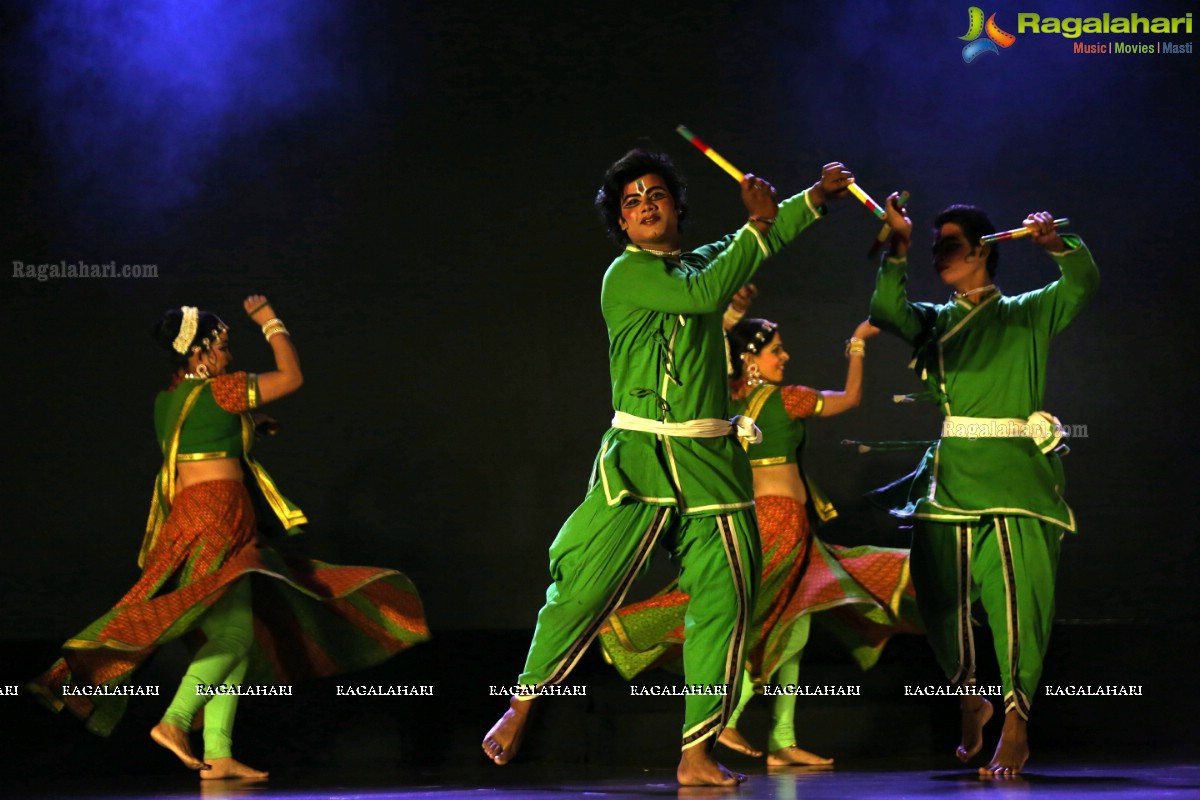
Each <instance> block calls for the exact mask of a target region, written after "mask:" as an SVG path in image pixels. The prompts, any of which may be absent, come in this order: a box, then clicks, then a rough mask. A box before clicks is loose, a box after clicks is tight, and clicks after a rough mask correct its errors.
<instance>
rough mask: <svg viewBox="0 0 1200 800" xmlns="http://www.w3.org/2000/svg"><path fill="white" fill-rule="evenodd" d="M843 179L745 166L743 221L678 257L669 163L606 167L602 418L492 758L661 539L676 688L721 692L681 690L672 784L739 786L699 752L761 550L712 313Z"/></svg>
mask: <svg viewBox="0 0 1200 800" xmlns="http://www.w3.org/2000/svg"><path fill="white" fill-rule="evenodd" d="M852 178H853V176H852V175H851V174H850V172H849V171H848V170H846V169H845V168H844V167H843V166H842V165H841V164H838V163H833V164H828V165H826V166H825V168H824V170H823V171H822V174H821V180H820V181H818V182H817V183H816V184H814V185H813V186H812V187H811V188H810V189H808V190H807V191H805V192H803V193H801V194H799V195H796V196H795V197H792V198H790V199H789V200H786V201H784V202H783V203H777V201H776V197H775V190H774V188H773V187H772V186H771V185H770V184H769V183H767V182H766V181H764V180H763V179H761V178H757V177H755V176H753V175H747V176H746V177H745V179H744V180H743V181H742V184H741V192H742V201H743V203H744V204H745V206H746V209H747V211H749V213H750V220H749V221H748V222H747V223H746V224H745V225H744V226H743V227H742V228H741V229H739V230H738V231H737V233H735V234H733V235H731V236H727V237H725V238H724V239H721V240H720V241H718V242H715V243H713V244H710V245H707V246H705V247H701V248H699V249H697V250H694V251H692V252H687V253H685V252H683V250H682V249H681V244H682V238H681V236H680V222H681V221H682V220H683V219H684V218H685V216H686V214H687V205H686V199H685V196H684V191H685V185H684V184H683V182H682V181H681V180H680V178H679V176H678V175H677V174H676V173H675V168H674V166H673V165H672V164H671V162H670V160H669V159H668V158H667V157H666V156H663V155H660V154H653V153H648V152H646V151H644V150H632V151H630V152H629V153H627V154H626V155H625V156H624V157H623V158H621V159H620V160H619V161H617V162H616V163H615V164H613V165H612V166H611V167H610V168H609V170H608V172H607V174H606V175H605V182H604V185H603V187H602V188H601V190H600V193H599V194H598V195H597V197H596V205H597V207H598V208H599V210H600V212H601V214H602V216H604V218H605V221H606V222H607V224H608V226H609V230H610V233H611V234H612V235H613V237H614V238H615V239H616V240H617V241H618V242H619V243H621V244H624V245H625V250H624V252H623V253H621V255H620V256H618V257H617V259H616V260H615V261H614V262H613V263H612V265H611V266H610V267H609V268H608V271H607V272H606V273H605V275H604V284H603V288H602V289H601V298H600V299H601V308H602V311H603V313H604V320H605V322H606V324H607V326H608V334H609V367H610V373H611V376H612V387H613V395H612V397H613V408H614V409H615V411H616V414H615V416H614V418H613V423H612V425H613V427H612V428H611V429H610V430H609V431H608V433H606V434H605V436H604V438H603V440H602V442H601V445H600V453H599V455H598V456H597V458H596V465H595V468H594V470H593V474H592V479H591V483H590V486H589V488H588V493H587V495H586V497H585V498H584V501H583V504H582V505H581V506H580V507H579V508H578V509H576V511H575V512H574V513H573V514H572V515H571V516H570V517H569V518H568V519H567V521H566V522H565V523H564V524H563V527H562V529H561V530H560V531H559V534H558V537H557V538H556V539H555V540H554V543H553V544H552V545H551V546H550V573H551V576H552V577H553V579H554V583H553V584H551V586H550V588H549V589H548V590H547V591H546V605H545V606H544V607H543V608H542V610H541V611H540V612H539V613H538V622H537V629H536V630H535V631H534V635H533V642H532V644H531V645H530V648H529V655H528V657H527V659H526V662H525V670H524V672H523V673H522V674H521V676H520V678H519V684H520V686H521V691H520V692H519V693H518V694H516V695H514V696H513V697H512V699H511V700H510V702H509V709H508V711H506V712H505V713H504V715H503V716H502V717H501V718H500V719H499V720H498V721H497V722H496V724H495V725H494V726H492V729H491V730H490V731H488V733H487V736H486V737H485V738H484V740H483V750H484V752H485V753H486V754H487V756H488V757H489V758H491V759H492V760H493V761H494V762H496V763H497V764H505V763H507V762H508V761H509V760H511V759H512V757H513V756H514V755H515V754H516V752H517V748H518V746H519V745H520V740H521V736H522V733H523V731H524V728H525V725H526V723H527V721H528V715H529V709H530V706H531V705H532V699H533V697H534V696H536V694H537V693H538V691H539V690H540V689H542V687H545V686H547V685H553V684H557V683H559V682H561V681H562V680H563V679H564V678H566V676H567V674H568V673H569V672H570V671H571V669H572V668H573V667H574V666H575V664H576V663H577V662H578V661H579V659H580V657H581V656H582V655H583V653H584V651H586V650H587V648H588V645H590V644H591V642H592V640H593V639H594V638H595V636H596V633H597V631H599V629H600V626H601V625H602V624H603V622H604V620H605V619H606V618H607V617H608V615H609V614H611V613H612V612H613V611H614V610H615V609H616V608H617V607H618V606H619V605H620V604H621V602H622V600H623V599H624V597H625V593H626V592H627V591H628V589H629V586H630V584H631V583H632V582H633V580H634V578H636V577H637V575H638V573H639V572H640V571H641V570H642V567H643V566H644V565H645V563H646V561H647V559H648V557H649V555H650V552H651V551H652V549H653V548H654V544H655V541H656V540H657V539H659V538H660V537H663V538H664V539H665V541H666V542H667V543H668V544H669V545H670V548H671V551H672V552H673V553H674V555H675V557H676V559H678V561H679V564H680V569H681V572H680V578H679V584H680V587H681V588H683V589H684V590H685V591H687V592H688V594H689V595H691V598H692V599H691V604H690V606H689V608H688V618H687V623H686V624H687V628H686V631H687V646H686V647H685V651H684V673H685V676H686V680H687V683H688V684H689V685H707V686H711V687H725V689H724V691H725V692H726V694H725V695H724V696H721V695H717V694H694V695H689V696H688V697H687V700H686V714H685V723H684V729H683V754H682V756H681V758H680V761H679V767H678V769H677V771H676V775H677V777H678V779H679V782H680V783H681V784H684V785H709V784H712V785H725V786H728V785H733V784H736V783H740V782H741V781H742V780H745V776H743V775H738V774H736V773H732V772H730V771H729V770H726V769H725V768H724V767H722V766H721V765H720V764H718V763H717V762H716V761H715V760H713V758H712V756H711V755H710V752H709V751H710V750H711V747H712V743H713V742H714V741H715V740H716V737H717V735H718V734H719V733H720V732H721V728H722V727H724V725H725V722H726V720H727V719H728V716H729V712H730V711H731V710H732V708H733V705H734V703H735V702H736V700H737V697H736V692H737V687H738V686H739V685H740V680H739V676H740V671H741V668H742V662H743V661H744V653H743V647H744V644H745V637H746V634H747V630H748V625H749V619H748V614H749V612H750V610H751V609H752V608H753V602H754V591H755V588H756V586H755V584H756V582H757V579H758V575H759V559H760V549H759V541H758V527H757V524H756V522H755V518H754V492H753V480H752V478H751V473H750V464H749V462H748V461H747V459H746V455H745V452H744V450H743V449H742V447H741V446H740V445H739V444H738V442H737V440H736V439H735V438H734V436H733V435H731V434H732V433H733V432H734V430H735V428H736V429H737V432H738V433H739V434H746V435H751V434H753V433H754V431H753V428H752V426H746V425H737V426H735V425H733V424H731V421H729V420H727V419H725V417H726V415H727V413H728V408H729V385H728V383H727V381H726V377H725V370H726V367H725V344H724V337H723V334H722V325H721V315H722V312H724V310H725V305H726V304H727V303H728V302H729V298H730V297H732V296H733V294H734V292H736V291H737V290H738V288H739V287H740V286H741V285H742V284H743V283H745V282H746V281H748V280H749V279H750V277H751V276H752V275H753V274H754V272H755V270H756V269H757V268H758V265H759V264H761V263H762V261H763V259H765V258H767V257H768V256H770V255H772V254H773V253H776V252H778V251H779V249H780V248H782V247H783V246H784V245H786V244H787V243H788V242H790V241H791V240H792V239H794V238H795V237H796V236H797V235H798V234H799V233H800V231H801V230H803V229H804V228H805V227H807V226H808V225H809V224H810V223H811V222H813V221H814V220H815V219H817V217H818V216H819V214H820V212H819V210H818V209H820V208H821V207H822V206H823V205H824V203H825V198H826V197H827V196H834V195H839V194H844V193H845V190H846V185H847V184H848V183H849V182H850V180H851V179H852Z"/></svg>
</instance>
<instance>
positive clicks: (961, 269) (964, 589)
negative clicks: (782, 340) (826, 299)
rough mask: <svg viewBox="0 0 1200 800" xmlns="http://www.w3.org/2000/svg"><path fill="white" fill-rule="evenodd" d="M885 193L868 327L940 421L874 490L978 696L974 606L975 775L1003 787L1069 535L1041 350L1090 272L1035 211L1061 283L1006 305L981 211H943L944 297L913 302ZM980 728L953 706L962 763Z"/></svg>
mask: <svg viewBox="0 0 1200 800" xmlns="http://www.w3.org/2000/svg"><path fill="white" fill-rule="evenodd" d="M895 197H896V195H892V197H889V198H888V203H887V222H888V224H889V225H890V226H891V227H892V230H893V231H894V236H893V240H892V248H891V253H890V254H889V257H888V258H886V259H885V260H884V262H883V264H882V265H881V266H880V269H879V275H878V278H877V280H876V284H875V294H874V296H873V297H872V298H871V322H873V323H874V324H876V325H878V326H879V327H880V328H882V329H883V330H886V331H890V332H891V333H894V334H896V335H897V336H900V337H901V338H902V339H904V340H905V341H906V342H908V343H909V344H911V345H913V347H914V348H915V358H914V359H913V367H914V368H915V369H916V370H917V372H918V373H919V374H920V375H921V377H922V380H924V381H926V383H927V384H928V386H929V389H930V391H929V393H928V394H929V396H930V397H932V398H933V399H935V400H936V401H937V403H938V405H939V407H940V408H941V410H942V413H943V414H944V415H945V419H944V420H943V427H942V436H941V439H940V440H939V441H938V442H937V443H936V444H935V445H934V446H933V447H931V448H930V449H929V452H928V453H927V454H926V456H925V458H924V460H923V461H922V463H921V465H920V466H919V467H918V468H917V471H916V472H914V473H913V474H912V475H911V476H909V478H906V479H903V480H902V481H898V482H897V483H895V484H893V485H892V486H890V487H887V489H885V490H882V491H883V492H884V493H885V496H889V497H890V499H891V500H892V501H893V503H892V506H893V511H892V513H893V514H896V515H897V516H902V517H909V518H913V519H915V529H914V531H913V543H912V555H911V566H912V577H913V585H914V587H915V588H916V592H917V605H918V607H919V609H920V612H921V617H922V619H923V620H924V622H925V626H926V628H927V629H928V631H929V641H930V643H931V645H932V646H933V649H934V652H935V654H936V655H937V658H938V662H939V664H940V665H941V667H942V669H943V670H945V672H946V675H947V676H948V677H949V678H950V680H951V681H952V682H953V683H955V684H956V685H960V686H973V685H975V645H974V639H973V636H972V632H971V603H972V601H973V600H974V599H976V598H978V599H980V600H981V601H982V603H983V607H984V610H985V611H986V613H987V617H988V621H989V624H990V625H991V628H992V637H993V644H994V646H995V649H996V656H997V659H998V661H999V663H1000V675H1001V683H1002V685H1003V690H1004V712H1005V715H1004V730H1003V732H1002V733H1001V736H1000V741H999V743H998V744H997V746H996V751H995V754H994V755H993V756H992V760H991V762H990V763H989V764H988V765H987V766H986V767H981V768H980V770H979V772H980V774H981V775H987V776H992V775H997V776H1008V775H1014V774H1016V773H1018V772H1020V770H1021V767H1022V766H1023V765H1024V763H1025V761H1026V760H1027V759H1028V757H1029V744H1028V738H1027V735H1026V724H1027V721H1028V719H1029V706H1030V702H1031V700H1032V698H1033V696H1034V694H1035V693H1036V691H1037V686H1038V680H1039V679H1040V677H1041V672H1042V660H1043V657H1044V656H1045V653H1046V646H1047V644H1048V642H1049V639H1050V627H1051V624H1052V622H1053V618H1054V574H1055V569H1056V567H1057V565H1058V555H1059V547H1060V541H1061V539H1062V536H1063V533H1064V532H1065V531H1072V532H1074V530H1075V517H1074V514H1073V513H1072V512H1071V509H1070V508H1069V507H1068V506H1067V504H1066V501H1064V500H1063V497H1062V489H1063V472H1062V464H1061V462H1060V461H1059V457H1058V455H1057V454H1056V453H1055V452H1054V448H1055V447H1056V446H1057V445H1058V442H1059V440H1060V439H1061V435H1062V434H1061V429H1060V428H1059V426H1058V421H1057V420H1056V419H1054V418H1053V417H1052V416H1050V415H1049V414H1047V413H1046V412H1044V411H1041V408H1042V400H1043V396H1044V394H1045V382H1046V380H1045V379H1046V359H1047V356H1048V352H1049V347H1050V339H1051V338H1052V337H1053V336H1055V335H1056V334H1058V333H1059V332H1060V331H1062V330H1063V329H1064V328H1065V327H1066V326H1067V325H1068V324H1069V323H1070V322H1071V320H1072V319H1074V318H1075V315H1076V314H1078V313H1079V311H1080V309H1082V308H1083V306H1084V305H1085V304H1086V303H1087V301H1088V300H1089V299H1090V298H1091V296H1092V295H1093V294H1094V293H1095V291H1096V287H1097V285H1098V283H1099V273H1098V272H1097V270H1096V264H1095V262H1094V261H1093V260H1092V256H1091V254H1090V253H1089V252H1088V250H1087V248H1086V247H1085V246H1084V244H1083V242H1082V241H1081V240H1080V239H1079V238H1078V237H1076V236H1060V235H1059V234H1058V231H1057V230H1056V229H1055V227H1054V224H1053V217H1052V216H1051V215H1050V214H1049V213H1047V212H1044V211H1042V212H1038V213H1035V214H1031V215H1029V217H1027V218H1026V220H1025V223H1024V224H1025V226H1026V227H1028V228H1029V229H1030V231H1031V234H1032V238H1033V241H1034V242H1036V243H1037V244H1039V245H1041V246H1042V247H1044V248H1045V249H1046V250H1047V252H1049V254H1050V255H1051V257H1053V258H1054V260H1055V261H1056V262H1057V263H1058V266H1059V268H1060V269H1061V270H1062V276H1061V277H1060V278H1059V279H1058V280H1056V281H1054V282H1053V283H1050V284H1049V285H1047V286H1045V287H1043V288H1041V289H1038V290H1036V291H1032V292H1026V293H1025V294H1021V295H1017V296H1015V297H1005V296H1004V295H1002V294H1001V293H1000V291H999V290H998V289H996V287H995V286H994V285H993V283H992V280H993V278H994V276H995V272H996V262H997V259H998V257H999V253H998V252H997V251H996V250H995V247H994V245H985V244H981V243H980V237H981V236H983V235H985V234H988V233H994V232H995V228H994V227H993V226H992V224H991V222H990V221H989V220H988V218H987V216H986V215H984V213H983V212H982V211H980V210H979V209H977V208H974V207H972V206H951V207H950V208H948V209H946V210H945V211H943V212H942V213H941V214H940V215H939V216H938V217H937V219H935V220H934V235H935V237H936V242H935V244H934V247H933V253H934V267H935V269H937V271H938V274H939V276H940V277H941V279H942V280H943V281H944V282H945V283H946V284H947V285H949V286H952V287H953V288H954V289H955V292H954V296H953V298H951V301H950V302H948V303H945V304H942V305H936V304H933V303H912V302H909V300H908V296H907V292H906V289H905V283H906V281H907V275H906V271H907V262H906V253H907V249H908V237H909V234H910V233H911V231H912V223H911V222H910V221H909V220H908V219H907V218H906V217H905V216H903V214H901V213H900V212H899V211H898V210H897V208H896V203H895V202H894V198H895ZM905 492H906V493H907V496H905ZM968 691H969V690H968ZM991 716H992V706H991V703H989V702H988V701H987V700H985V699H983V697H982V696H980V695H974V694H965V695H964V697H963V701H962V717H963V719H962V743H961V744H960V745H959V747H958V750H957V755H958V757H959V759H960V760H962V761H966V760H968V759H969V758H971V757H972V756H974V755H975V754H976V753H978V752H979V750H980V749H981V748H982V746H983V726H984V724H985V723H986V722H987V721H988V719H989V718H990V717H991Z"/></svg>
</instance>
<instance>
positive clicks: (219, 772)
mask: <svg viewBox="0 0 1200 800" xmlns="http://www.w3.org/2000/svg"><path fill="white" fill-rule="evenodd" d="M208 763H209V764H211V765H212V768H211V769H206V770H202V771H201V772H200V778H201V779H202V780H210V779H217V778H243V779H248V780H252V781H264V780H266V779H267V776H268V775H270V773H269V772H263V771H262V770H260V769H254V768H253V767H248V766H246V765H245V764H243V763H242V762H240V761H238V760H237V759H236V758H210V759H209V760H208Z"/></svg>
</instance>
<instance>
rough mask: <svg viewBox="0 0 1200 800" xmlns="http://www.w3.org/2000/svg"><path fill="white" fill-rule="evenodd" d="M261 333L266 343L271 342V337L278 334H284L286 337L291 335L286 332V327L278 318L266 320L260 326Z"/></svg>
mask: <svg viewBox="0 0 1200 800" xmlns="http://www.w3.org/2000/svg"><path fill="white" fill-rule="evenodd" d="M262 332H263V336H265V337H266V338H267V341H268V342H269V341H271V337H272V336H276V335H278V334H280V333H285V334H287V335H288V336H291V335H292V334H291V333H289V332H288V329H287V326H286V325H284V324H283V320H281V319H279V318H278V317H276V318H274V319H269V320H267V321H266V323H265V324H264V325H263V326H262Z"/></svg>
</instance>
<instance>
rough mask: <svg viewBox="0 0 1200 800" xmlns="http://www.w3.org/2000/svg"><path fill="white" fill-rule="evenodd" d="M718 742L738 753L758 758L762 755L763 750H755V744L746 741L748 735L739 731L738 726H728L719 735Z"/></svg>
mask: <svg viewBox="0 0 1200 800" xmlns="http://www.w3.org/2000/svg"><path fill="white" fill-rule="evenodd" d="M717 742H718V744H723V745H725V746H726V747H728V748H729V749H730V750H733V751H735V752H738V753H745V754H746V755H748V756H753V757H754V758H758V757H759V756H761V755H762V750H755V749H754V745H752V744H750V742H748V741H746V737H745V736H742V734H740V733H738V729H737V728H726V729H725V730H723V731H721V735H720V736H718V737H717Z"/></svg>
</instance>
